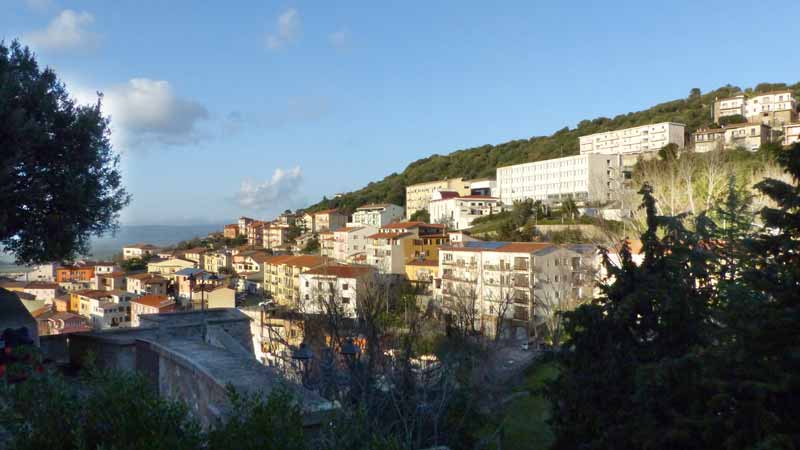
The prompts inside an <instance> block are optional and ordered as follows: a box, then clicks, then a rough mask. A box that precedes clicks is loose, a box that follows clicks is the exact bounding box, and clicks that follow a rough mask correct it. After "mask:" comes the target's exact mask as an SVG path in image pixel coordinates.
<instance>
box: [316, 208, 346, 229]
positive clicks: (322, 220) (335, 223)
mask: <svg viewBox="0 0 800 450" xmlns="http://www.w3.org/2000/svg"><path fill="white" fill-rule="evenodd" d="M346 224H347V214H344V213H342V212H340V211H339V210H338V209H326V210H323V211H317V212H315V213H314V227H315V228H314V229H313V230H312V231H314V232H316V233H321V232H324V231H336V230H338V229H339V228H342V227H343V226H345V225H346Z"/></svg>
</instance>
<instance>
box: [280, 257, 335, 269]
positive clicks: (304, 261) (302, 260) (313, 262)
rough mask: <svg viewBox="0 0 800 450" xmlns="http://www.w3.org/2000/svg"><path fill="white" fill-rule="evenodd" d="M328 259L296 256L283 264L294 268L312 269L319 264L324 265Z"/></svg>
mask: <svg viewBox="0 0 800 450" xmlns="http://www.w3.org/2000/svg"><path fill="white" fill-rule="evenodd" d="M327 261H328V258H326V257H324V256H316V255H297V256H292V257H291V259H290V260H288V261H287V262H286V263H285V264H286V265H289V266H295V267H314V266H318V265H320V264H325V263H326V262H327Z"/></svg>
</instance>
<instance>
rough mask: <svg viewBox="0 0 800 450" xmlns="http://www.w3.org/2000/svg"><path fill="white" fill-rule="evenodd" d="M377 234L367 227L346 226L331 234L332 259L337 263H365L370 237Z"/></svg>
mask: <svg viewBox="0 0 800 450" xmlns="http://www.w3.org/2000/svg"><path fill="white" fill-rule="evenodd" d="M377 232H378V229H377V228H375V227H371V226H367V225H358V226H355V225H348V226H346V227H344V228H339V229H338V230H336V231H334V232H333V259H335V260H336V261H339V262H356V261H360V262H365V261H366V257H367V244H368V243H369V239H368V238H367V236H371V235H373V234H375V233H377Z"/></svg>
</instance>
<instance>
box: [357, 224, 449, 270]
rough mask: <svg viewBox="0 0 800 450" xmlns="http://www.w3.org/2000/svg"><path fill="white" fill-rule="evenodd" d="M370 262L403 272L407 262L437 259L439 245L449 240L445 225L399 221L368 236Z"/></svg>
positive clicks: (378, 267) (368, 261) (373, 264)
mask: <svg viewBox="0 0 800 450" xmlns="http://www.w3.org/2000/svg"><path fill="white" fill-rule="evenodd" d="M367 238H368V239H369V242H368V244H367V259H366V263H367V264H368V265H370V266H373V267H375V268H376V269H378V271H379V272H380V273H384V274H396V275H403V274H405V273H406V268H405V265H406V262H407V261H410V260H418V259H436V257H437V255H438V251H439V246H440V245H442V244H444V243H446V242H448V237H447V234H445V227H444V225H439V224H429V223H424V222H397V223H393V224H389V225H386V226H385V227H383V228H380V229H379V230H378V232H377V233H375V234H372V235H370V236H368V237H367Z"/></svg>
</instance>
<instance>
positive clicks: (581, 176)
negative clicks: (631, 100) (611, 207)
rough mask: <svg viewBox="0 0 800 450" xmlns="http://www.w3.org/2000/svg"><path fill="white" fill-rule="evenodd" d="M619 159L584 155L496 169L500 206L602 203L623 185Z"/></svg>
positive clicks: (618, 156) (620, 159) (607, 156)
mask: <svg viewBox="0 0 800 450" xmlns="http://www.w3.org/2000/svg"><path fill="white" fill-rule="evenodd" d="M621 170H622V157H621V155H605V154H585V155H577V156H566V157H564V158H556V159H548V160H545V161H536V162H531V163H525V164H517V165H514V166H506V167H498V168H497V191H498V193H499V197H500V200H501V201H502V202H503V204H506V205H510V204H513V203H514V202H515V201H517V200H525V199H533V200H540V201H542V202H559V201H561V200H564V199H566V198H569V197H571V198H573V199H576V200H578V201H592V202H595V201H597V202H603V201H608V200H611V199H612V198H614V195H613V193H614V192H615V191H616V190H617V189H619V187H620V185H621V184H622V182H623V174H622V173H621Z"/></svg>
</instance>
